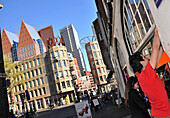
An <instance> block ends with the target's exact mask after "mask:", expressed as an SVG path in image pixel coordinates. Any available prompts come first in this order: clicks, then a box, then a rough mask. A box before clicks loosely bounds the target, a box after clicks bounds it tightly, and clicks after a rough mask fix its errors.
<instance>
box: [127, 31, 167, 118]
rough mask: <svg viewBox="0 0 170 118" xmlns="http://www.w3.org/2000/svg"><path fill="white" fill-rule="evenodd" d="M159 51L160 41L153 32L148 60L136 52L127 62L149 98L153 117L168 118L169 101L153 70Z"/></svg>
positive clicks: (156, 33)
mask: <svg viewBox="0 0 170 118" xmlns="http://www.w3.org/2000/svg"><path fill="white" fill-rule="evenodd" d="M160 50H161V47H160V39H159V36H158V32H157V30H155V34H154V37H153V42H152V54H151V58H150V60H149V59H148V58H146V57H145V56H144V55H142V54H141V53H139V52H136V53H134V54H133V55H132V56H130V57H129V61H130V65H131V67H132V69H133V71H134V73H135V74H136V75H137V77H138V81H139V85H140V87H141V89H142V91H143V92H144V93H145V95H146V96H147V97H148V98H149V102H150V103H151V114H152V115H153V117H164V118H166V117H168V118H170V103H169V99H168V96H167V93H166V90H165V88H164V86H163V84H162V82H161V80H160V79H159V77H158V76H157V74H156V70H155V69H156V66H157V61H158V55H159V52H160Z"/></svg>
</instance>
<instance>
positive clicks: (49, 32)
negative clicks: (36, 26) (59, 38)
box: [38, 25, 56, 50]
mask: <svg viewBox="0 0 170 118" xmlns="http://www.w3.org/2000/svg"><path fill="white" fill-rule="evenodd" d="M38 33H39V35H40V36H41V38H42V40H43V42H44V44H45V47H46V50H48V49H49V43H50V41H51V45H52V47H53V46H56V43H55V37H54V32H53V26H52V25H50V26H48V27H45V28H43V29H40V30H39V31H38Z"/></svg>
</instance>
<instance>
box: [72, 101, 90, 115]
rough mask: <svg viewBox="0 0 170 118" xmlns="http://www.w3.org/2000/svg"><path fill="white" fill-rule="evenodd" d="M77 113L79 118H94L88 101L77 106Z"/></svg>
mask: <svg viewBox="0 0 170 118" xmlns="http://www.w3.org/2000/svg"><path fill="white" fill-rule="evenodd" d="M75 108H76V113H77V117H78V118H92V115H91V111H90V106H89V104H88V101H87V100H86V101H83V102H79V103H76V104H75Z"/></svg>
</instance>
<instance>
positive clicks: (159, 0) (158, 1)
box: [154, 0, 162, 8]
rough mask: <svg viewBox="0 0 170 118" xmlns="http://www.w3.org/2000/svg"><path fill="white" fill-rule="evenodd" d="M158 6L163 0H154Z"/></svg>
mask: <svg viewBox="0 0 170 118" xmlns="http://www.w3.org/2000/svg"><path fill="white" fill-rule="evenodd" d="M154 2H155V4H156V7H157V8H158V7H159V5H160V4H161V2H162V0H154Z"/></svg>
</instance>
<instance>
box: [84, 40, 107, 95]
mask: <svg viewBox="0 0 170 118" xmlns="http://www.w3.org/2000/svg"><path fill="white" fill-rule="evenodd" d="M85 48H86V52H87V56H88V60H89V64H90V68H91V71H92V75H93V78H94V81H95V83H96V85H97V86H98V90H99V91H100V93H101V92H103V91H105V90H106V89H107V88H106V87H105V85H106V84H107V81H106V78H107V76H108V74H107V71H106V66H105V64H104V63H103V57H102V55H101V51H100V48H99V44H98V42H97V41H93V42H89V43H87V44H86V45H85Z"/></svg>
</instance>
